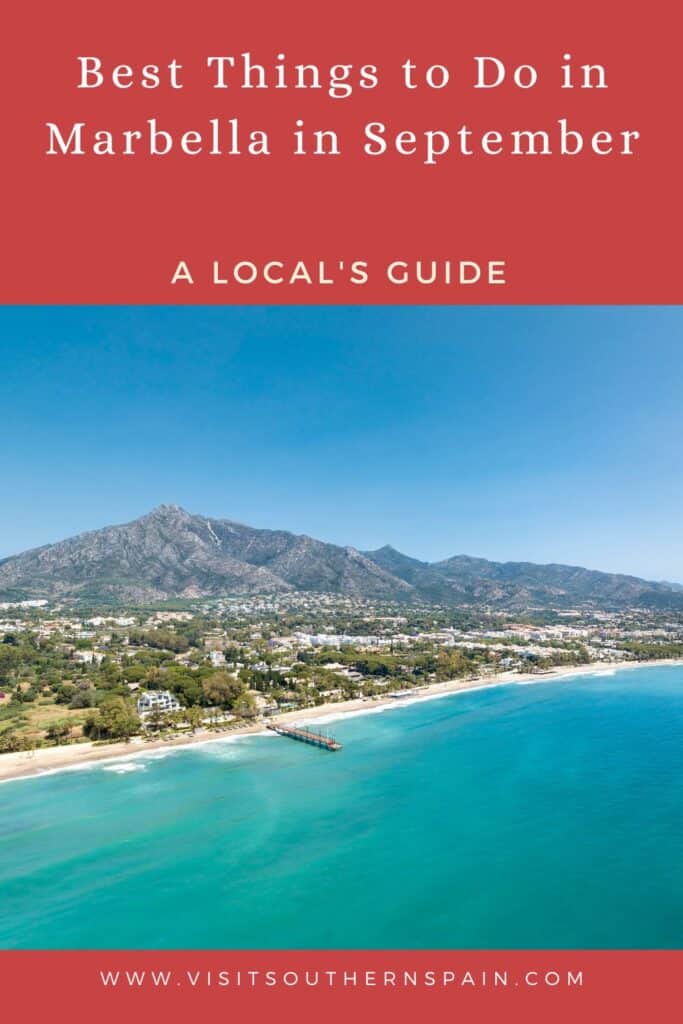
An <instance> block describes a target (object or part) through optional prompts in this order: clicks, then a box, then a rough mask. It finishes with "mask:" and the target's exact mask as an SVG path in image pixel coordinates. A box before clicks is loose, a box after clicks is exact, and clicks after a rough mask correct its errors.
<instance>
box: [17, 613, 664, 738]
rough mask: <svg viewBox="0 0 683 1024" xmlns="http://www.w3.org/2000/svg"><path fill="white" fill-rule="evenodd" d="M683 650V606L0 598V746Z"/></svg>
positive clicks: (136, 730)
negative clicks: (513, 609) (116, 602)
mask: <svg viewBox="0 0 683 1024" xmlns="http://www.w3.org/2000/svg"><path fill="white" fill-rule="evenodd" d="M681 657H683V613H681V612H672V611H654V610H653V611H647V610H643V609H640V608H639V609H632V610H626V611H619V612H615V611H599V610H586V609H585V608H577V609H566V608H563V609H557V610H536V611H534V610H530V611H529V612H528V613H527V614H525V615H519V614H516V615H513V614H510V615H505V614H501V613H500V612H494V611H492V610H487V609H486V608H477V609H473V608H455V609H453V608H445V607H441V606H438V605H427V604H424V605H410V606H407V605H406V604H398V603H397V604H392V603H381V602H373V601H370V600H364V599H359V598H351V597H340V596H339V595H327V594H310V593H309V594H302V593H291V594H285V595H281V594H278V595H263V596H259V597H226V598H222V599H219V598H212V599H197V600H194V601H175V602H166V603H165V604H163V605H160V606H158V607H149V608H140V607H134V608H123V607H104V608H89V609H84V608H81V607H78V606H76V605H74V604H69V603H67V602H64V603H61V604H60V603H59V602H54V603H48V602H47V601H25V602H20V603H18V604H9V603H5V604H0V752H11V751H21V750H26V751H31V750H32V749H35V748H36V747H39V746H45V745H50V744H55V745H60V744H64V743H71V742H79V741H83V740H90V741H93V742H101V743H105V742H110V741H114V740H119V741H120V740H127V739H129V738H130V737H132V736H134V735H142V736H149V737H152V736H154V737H158V736H160V735H167V734H168V735H172V734H177V735H182V734H183V733H185V734H187V733H195V732H197V731H200V730H201V731H205V730H208V731H211V730H215V731H230V730H232V729H235V728H243V727H244V725H245V724H249V723H252V724H256V723H258V722H264V723H265V722H267V721H268V720H269V719H271V720H272V716H274V715H278V714H280V713H284V712H288V711H289V712H291V711H299V710H301V711H305V710H306V709H308V708H313V707H318V706H320V705H327V704H338V703H340V702H344V701H349V700H358V701H367V702H372V701H378V700H386V699H388V698H394V699H400V698H401V697H405V696H409V695H411V694H419V693H420V692H423V691H424V690H425V688H426V687H433V686H434V685H435V684H440V683H443V684H446V683H449V682H453V681H457V680H461V681H462V682H463V684H465V683H467V682H468V681H469V682H471V683H472V682H476V681H477V680H481V681H482V683H485V682H487V681H490V680H491V679H493V678H494V677H498V676H501V675H502V676H504V677H505V678H507V677H508V676H509V674H515V673H525V674H532V675H533V674H538V675H542V674H543V673H547V672H549V671H551V670H553V669H557V668H561V667H563V666H568V667H571V666H586V665H591V664H593V663H595V664H596V665H600V664H603V663H609V664H613V663H615V662H627V661H644V660H645V661H649V660H661V659H674V658H681Z"/></svg>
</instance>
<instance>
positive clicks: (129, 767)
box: [101, 761, 147, 775]
mask: <svg viewBox="0 0 683 1024" xmlns="http://www.w3.org/2000/svg"><path fill="white" fill-rule="evenodd" d="M101 768H102V771H103V772H114V773H115V774H116V775H127V774H128V772H144V771H145V769H146V768H147V765H146V764H141V763H140V762H139V761H124V762H119V763H118V764H103V765H101Z"/></svg>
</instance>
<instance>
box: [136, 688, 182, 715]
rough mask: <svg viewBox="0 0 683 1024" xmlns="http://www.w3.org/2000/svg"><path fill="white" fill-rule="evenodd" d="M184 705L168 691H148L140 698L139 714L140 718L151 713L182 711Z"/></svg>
mask: <svg viewBox="0 0 683 1024" xmlns="http://www.w3.org/2000/svg"><path fill="white" fill-rule="evenodd" d="M181 707H182V704H181V703H180V701H178V700H177V699H176V698H175V697H174V696H173V694H172V693H169V692H168V690H148V691H147V692H146V693H143V694H141V695H140V696H139V697H138V714H139V715H140V717H141V718H142V717H144V716H145V715H148V714H149V713H150V712H151V711H164V712H165V711H180V709H181Z"/></svg>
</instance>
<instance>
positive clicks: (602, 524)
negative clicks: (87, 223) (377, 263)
mask: <svg viewBox="0 0 683 1024" xmlns="http://www.w3.org/2000/svg"><path fill="white" fill-rule="evenodd" d="M0 356H1V371H0V417H1V423H2V427H1V434H0V556H3V555H8V554H12V553H15V552H17V551H20V550H23V549H25V548H27V547H32V546H35V545H38V544H42V543H47V542H50V541H54V540H58V539H61V538H63V537H65V536H69V535H71V534H73V533H76V532H79V531H81V530H86V529H91V528H95V527H98V526H103V525H106V524H109V523H115V522H123V521H126V520H128V519H132V518H134V517H136V516H138V515H140V514H142V513H144V512H146V511H148V510H149V509H150V508H152V507H153V506H154V505H157V504H160V503H162V502H173V503H177V504H180V505H183V506H184V507H186V508H187V509H189V510H190V511H195V512H201V513H205V514H207V515H212V516H223V517H226V518H232V519H238V520H241V521H243V522H247V523H250V524H252V525H255V526H262V527H266V526H267V527H280V528H285V529H291V530H294V531H296V532H301V533H309V534H311V535H313V536H316V537H319V538H321V539H324V540H330V541H334V542H340V543H349V544H353V545H355V546H356V547H360V548H372V547H378V546H380V545H382V544H385V543H391V544H393V545H394V546H395V547H397V548H399V549H401V550H403V551H406V552H408V553H410V554H413V555H415V556H416V557H420V558H425V559H438V558H444V557H447V556H449V555H452V554H456V553H467V554H472V555H480V556H484V557H488V558H494V559H501V560H526V559H528V560H532V561H542V562H547V561H559V562H568V563H572V564H581V565H587V566H589V567H591V568H599V569H607V570H612V571H624V572H632V573H635V574H638V575H644V576H647V577H650V578H656V579H660V578H668V579H675V580H683V531H682V530H681V523H682V521H683V310H682V309H680V308H667V307H651V308H646V307H606V308H590V307H566V308H565V307H526V308H525V307H517V308H501V307H478V308H464V307H319V306H307V307H294V308H292V307H290V308H283V307H232V308H230V307H224V308H221V307H218V308H216V307H213V308H208V307H189V308H178V307H174V308H171V307H148V308H145V307H59V308H48V307H4V308H2V309H0Z"/></svg>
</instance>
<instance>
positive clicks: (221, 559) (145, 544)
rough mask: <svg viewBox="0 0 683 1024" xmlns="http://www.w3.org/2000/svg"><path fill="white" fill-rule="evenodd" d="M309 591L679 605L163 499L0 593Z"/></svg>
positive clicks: (591, 576)
mask: <svg viewBox="0 0 683 1024" xmlns="http://www.w3.org/2000/svg"><path fill="white" fill-rule="evenodd" d="M288 591H308V592H318V593H336V594H342V595H346V596H349V597H357V598H371V599H372V598H374V599H386V600H404V601H422V602H430V603H438V604H447V605H479V606H483V605H486V606H487V607H492V608H498V609H501V610H502V609H506V610H519V611H522V610H524V609H526V608H530V607H534V608H538V607H571V606H575V605H581V606H589V607H598V608H623V607H633V606H640V607H653V608H683V593H681V591H679V590H677V589H676V588H674V586H673V585H671V584H666V583H650V582H647V581H646V580H641V579H638V578H637V577H635V576H622V575H616V574H612V573H603V572H596V571H593V570H589V569H582V568H579V567H576V566H567V565H535V564H533V563H531V562H505V563H500V562H489V561H487V560H486V559H483V558H470V557H468V556H466V555H456V556H455V557H453V558H449V559H446V560H445V561H442V562H432V563H429V562H422V561H420V560H419V559H416V558H410V557H409V556H408V555H404V554H402V553H401V552H400V551H396V549H395V548H392V547H389V546H387V547H383V548H380V549H379V550H377V551H366V552H362V551H358V550H357V549H356V548H353V547H340V546H339V545H336V544H327V543H324V542H323V541H319V540H315V539H314V538H312V537H307V536H305V535H299V534H293V533H289V532H287V531H284V530H258V529H254V528H253V527H250V526H245V525H244V524H242V523H236V522H232V521H231V520H227V519H213V518H209V517H207V516H199V515H192V514H191V513H189V512H186V511H185V510H184V509H182V508H179V507H178V506H177V505H160V506H159V507H158V508H155V509H154V510H153V511H152V512H150V513H148V514H147V515H145V516H142V517H141V518H140V519H136V520H134V521H133V522H131V523H126V524H124V525H122V526H108V527H105V528H104V529H101V530H94V531H92V532H90V533H83V534H80V535H79V536H77V537H72V538H70V539H69V540H64V541H60V542H59V543H57V544H48V545H46V546H45V547H41V548H35V549H33V550H31V551H26V552H24V553H23V554H20V555H15V556H13V557H11V558H6V559H3V560H2V561H0V600H2V601H8V600H10V601H12V600H15V601H16V600H26V599H31V598H48V599H56V598H67V599H77V600H82V601H89V602H122V603H141V602H151V601H159V600H164V599H167V598H173V597H184V598H190V597H205V596H209V597H210V596H214V597H216V596H222V595H226V594H263V593H286V592H288Z"/></svg>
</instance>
